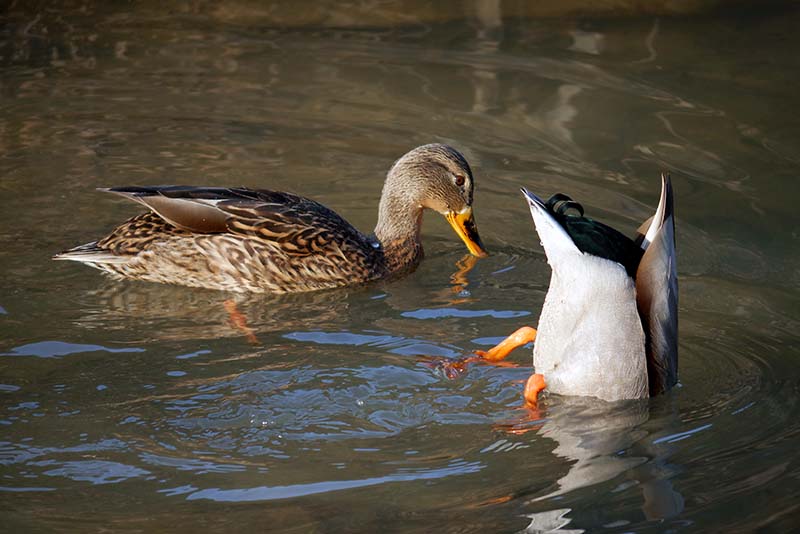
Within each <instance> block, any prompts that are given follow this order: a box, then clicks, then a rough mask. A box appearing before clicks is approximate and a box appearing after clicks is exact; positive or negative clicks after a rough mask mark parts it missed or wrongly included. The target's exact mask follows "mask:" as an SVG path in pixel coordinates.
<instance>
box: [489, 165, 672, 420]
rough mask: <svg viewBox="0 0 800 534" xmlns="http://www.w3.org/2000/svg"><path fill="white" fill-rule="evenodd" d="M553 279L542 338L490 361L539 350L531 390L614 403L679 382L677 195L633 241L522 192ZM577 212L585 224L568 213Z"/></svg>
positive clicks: (525, 334) (667, 197)
mask: <svg viewBox="0 0 800 534" xmlns="http://www.w3.org/2000/svg"><path fill="white" fill-rule="evenodd" d="M522 192H523V194H524V195H525V197H526V199H527V200H528V204H529V205H530V210H531V215H532V216H533V221H534V223H535V225H536V231H537V232H538V234H539V237H540V239H541V241H542V247H544V251H545V254H546V255H547V262H548V263H549V264H550V267H551V268H552V270H553V274H552V277H551V278H550V287H549V289H548V291H547V296H546V297H545V301H544V306H543V307H542V313H541V315H540V317H539V330H538V333H537V331H536V330H534V329H533V328H530V327H523V328H521V329H519V330H518V331H517V332H515V333H514V334H512V335H511V336H509V338H508V339H506V340H505V341H503V342H502V343H500V344H499V345H498V346H496V347H494V348H493V349H491V350H490V351H488V352H486V353H482V355H483V356H484V358H486V359H488V360H499V359H502V358H504V357H505V356H506V355H508V353H509V352H510V351H511V350H513V349H514V348H516V347H518V346H520V345H522V344H525V343H527V342H529V341H533V340H534V339H535V340H536V344H535V347H534V349H533V365H534V368H535V370H536V374H534V375H533V376H531V378H530V379H529V380H528V383H527V385H526V388H525V398H526V400H527V401H528V402H529V403H531V404H535V403H536V399H537V395H538V393H539V391H540V390H541V389H543V388H544V387H547V389H548V390H550V391H551V392H553V393H557V394H561V395H585V396H594V397H599V398H601V399H604V400H608V401H614V400H620V399H638V398H645V397H647V396H649V395H656V394H658V393H660V392H662V391H666V390H667V389H669V388H671V387H672V386H674V385H675V383H676V382H677V380H678V276H677V271H676V266H675V221H674V217H673V208H672V185H671V183H670V179H669V176H668V175H666V174H662V176H661V200H660V201H659V203H658V209H657V210H656V213H655V215H654V216H653V217H651V218H650V219H648V220H647V221H645V222H644V224H642V226H641V227H639V230H638V231H637V235H636V237H635V238H634V239H629V238H628V237H626V236H624V235H623V234H621V233H620V232H618V231H617V230H614V229H613V228H611V227H609V226H606V225H604V224H602V223H599V222H597V221H594V220H592V219H589V218H587V217H584V216H583V208H582V207H581V205H580V204H578V203H577V202H574V201H573V200H572V199H570V198H569V197H567V196H566V195H562V194H557V195H554V196H553V197H552V198H550V200H548V201H547V202H542V200H541V199H540V198H539V197H537V196H536V195H534V194H533V193H529V192H528V191H526V190H525V189H523V190H522ZM570 210H576V211H577V212H578V213H579V215H573V214H570V213H568V212H569V211H570Z"/></svg>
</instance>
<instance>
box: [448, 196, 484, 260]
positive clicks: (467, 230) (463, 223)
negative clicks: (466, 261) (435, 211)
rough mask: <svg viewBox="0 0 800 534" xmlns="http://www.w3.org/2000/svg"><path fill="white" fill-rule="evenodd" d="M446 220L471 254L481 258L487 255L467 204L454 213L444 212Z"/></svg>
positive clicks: (470, 208)
mask: <svg viewBox="0 0 800 534" xmlns="http://www.w3.org/2000/svg"><path fill="white" fill-rule="evenodd" d="M444 217H445V219H447V222H449V223H450V226H452V227H453V230H455V232H456V234H458V237H460V238H461V240H462V241H463V242H464V244H465V245H467V248H468V249H469V251H470V253H471V254H472V255H473V256H478V257H479V258H482V257H484V256H488V254H487V252H486V249H485V248H484V247H483V243H482V242H481V236H479V235H478V227H477V226H476V225H475V218H474V217H473V216H472V207H471V206H467V207H466V208H464V209H463V210H461V211H459V212H458V213H456V212H455V211H448V212H447V213H445V214H444Z"/></svg>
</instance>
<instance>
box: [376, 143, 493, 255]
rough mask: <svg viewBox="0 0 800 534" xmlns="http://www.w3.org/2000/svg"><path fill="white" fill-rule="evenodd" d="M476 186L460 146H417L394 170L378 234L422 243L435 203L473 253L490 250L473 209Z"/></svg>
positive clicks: (388, 179) (382, 205) (387, 184)
mask: <svg viewBox="0 0 800 534" xmlns="http://www.w3.org/2000/svg"><path fill="white" fill-rule="evenodd" d="M474 188H475V183H474V178H473V175H472V170H471V169H470V167H469V163H467V160H466V159H465V158H464V156H462V155H461V154H460V153H459V152H458V151H457V150H456V149H454V148H452V147H450V146H447V145H443V144H430V145H423V146H420V147H417V148H415V149H413V150H411V151H410V152H408V153H407V154H405V155H404V156H403V157H401V158H400V159H399V160H397V161H396V162H395V164H394V165H393V166H392V168H391V169H390V170H389V173H388V175H387V177H386V182H385V184H384V187H383V194H382V195H381V202H380V208H379V213H378V224H377V226H376V227H375V235H376V237H377V238H378V239H380V240H381V242H383V243H386V242H391V241H393V240H405V239H409V238H411V239H412V240H413V241H415V242H417V243H418V242H419V231H420V226H421V223H422V212H423V210H424V209H431V210H433V211H436V212H438V213H440V214H442V215H443V216H444V217H445V219H447V222H448V223H450V226H451V227H452V228H453V230H454V231H455V233H456V234H457V235H458V236H459V237H460V238H461V240H462V241H463V242H464V244H465V245H466V246H467V249H468V250H469V251H470V253H472V254H473V255H475V256H478V257H482V256H486V255H487V253H486V249H485V247H484V246H483V243H482V241H481V238H480V235H479V234H478V228H477V225H476V224H475V217H474V215H473V213H472V200H473V191H474Z"/></svg>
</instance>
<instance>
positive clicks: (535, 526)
mask: <svg viewBox="0 0 800 534" xmlns="http://www.w3.org/2000/svg"><path fill="white" fill-rule="evenodd" d="M571 511H572V510H571V509H569V508H560V509H557V510H548V511H546V512H537V513H535V514H527V515H525V516H524V517H527V518H529V519H530V520H531V522H530V524H529V525H528V526H527V527H525V529H523V530H521V531H520V532H521V533H524V534H545V533H548V534H549V533H552V534H581V533H582V532H585V531H584V530H583V529H580V528H579V529H566V530H564V529H562V528H561V527H565V526H567V525H569V524H570V523H571V522H572V519H570V518H568V517H565V516H566V515H567V514H568V513H570V512H571Z"/></svg>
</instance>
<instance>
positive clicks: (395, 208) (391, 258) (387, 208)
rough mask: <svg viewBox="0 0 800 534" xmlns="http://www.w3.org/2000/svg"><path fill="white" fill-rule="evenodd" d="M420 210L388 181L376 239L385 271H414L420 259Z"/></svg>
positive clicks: (417, 205) (381, 203) (391, 181)
mask: <svg viewBox="0 0 800 534" xmlns="http://www.w3.org/2000/svg"><path fill="white" fill-rule="evenodd" d="M422 210H423V208H422V206H421V205H420V204H419V202H417V201H416V200H415V199H413V198H411V197H410V196H409V195H408V193H407V192H406V191H404V190H403V188H401V187H397V184H396V183H395V182H394V181H393V180H392V176H391V174H390V176H389V177H388V178H387V180H386V184H385V185H384V187H383V195H382V196H381V202H380V206H379V208H378V224H377V225H376V226H375V237H377V238H378V240H379V241H380V242H381V246H382V247H383V251H384V257H385V259H386V264H387V265H386V267H387V270H388V271H389V272H390V273H391V272H397V271H401V270H405V269H409V268H413V267H415V266H416V265H417V264H418V263H419V261H420V260H421V259H422V240H421V237H420V228H421V226H422Z"/></svg>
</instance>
